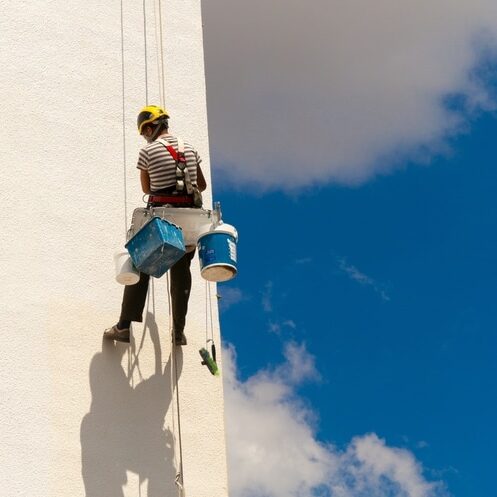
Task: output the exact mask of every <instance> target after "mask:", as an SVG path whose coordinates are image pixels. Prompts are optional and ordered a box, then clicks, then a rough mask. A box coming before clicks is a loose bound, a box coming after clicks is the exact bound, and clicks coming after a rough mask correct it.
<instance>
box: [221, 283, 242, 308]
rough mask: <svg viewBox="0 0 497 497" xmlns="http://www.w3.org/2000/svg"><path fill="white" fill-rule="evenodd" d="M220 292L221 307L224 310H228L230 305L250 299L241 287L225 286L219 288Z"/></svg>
mask: <svg viewBox="0 0 497 497" xmlns="http://www.w3.org/2000/svg"><path fill="white" fill-rule="evenodd" d="M218 292H219V297H220V300H219V307H220V308H221V310H222V311H227V310H228V309H229V308H230V307H232V306H234V305H236V304H239V303H240V302H243V301H244V300H248V297H247V296H245V295H244V294H243V292H242V291H241V290H240V288H236V287H230V286H224V287H221V288H219V289H218Z"/></svg>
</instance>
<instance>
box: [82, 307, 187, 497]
mask: <svg viewBox="0 0 497 497" xmlns="http://www.w3.org/2000/svg"><path fill="white" fill-rule="evenodd" d="M147 332H148V333H149V334H150V337H151V339H152V342H153V344H154V351H155V373H154V374H153V375H152V376H151V377H149V378H147V379H144V380H142V381H141V382H140V383H138V385H136V386H135V387H133V386H132V385H131V382H130V377H131V373H132V371H133V370H134V369H136V368H137V367H139V363H138V355H137V354H135V353H134V352H132V353H131V354H130V356H129V358H128V359H129V360H128V375H126V373H125V371H124V370H123V368H122V367H121V361H122V359H123V355H124V354H125V353H127V351H128V347H126V345H124V344H119V343H118V344H114V343H113V342H110V341H105V340H104V342H103V345H102V352H99V353H98V354H96V355H95V356H94V357H93V359H92V361H91V365H90V388H91V393H92V402H91V408H90V412H89V413H88V414H86V415H85V417H84V418H83V421H82V423H81V455H82V475H83V481H84V484H85V489H86V497H124V492H123V486H124V485H125V484H126V482H127V471H131V472H133V473H135V474H137V475H138V476H139V479H140V483H142V482H145V481H147V489H148V490H147V493H146V495H147V496H148V497H159V496H160V497H163V496H164V495H174V494H175V492H176V491H177V490H176V487H175V483H174V482H175V476H176V469H175V467H174V440H173V434H172V433H171V431H170V430H169V429H166V428H164V417H165V415H166V412H167V411H168V409H169V406H170V405H171V400H172V391H171V385H172V379H173V378H174V372H173V371H172V364H171V357H169V360H168V361H167V363H166V365H165V367H164V369H162V351H161V347H160V340H159V331H158V327H157V324H156V323H155V320H154V317H153V314H151V313H148V314H147V319H146V321H145V328H144V333H147ZM141 342H142V343H143V338H142V340H141ZM131 350H132V351H134V344H132V345H131ZM177 350H178V352H177V353H176V369H177V371H178V373H177V374H178V376H179V375H180V374H181V369H182V364H183V358H182V355H181V349H180V348H178V349H177ZM138 352H139V351H138ZM172 375H173V376H172Z"/></svg>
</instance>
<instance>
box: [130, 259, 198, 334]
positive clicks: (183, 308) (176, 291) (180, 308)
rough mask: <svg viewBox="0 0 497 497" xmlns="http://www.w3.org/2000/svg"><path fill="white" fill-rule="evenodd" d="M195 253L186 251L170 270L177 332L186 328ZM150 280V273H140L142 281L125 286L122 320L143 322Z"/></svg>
mask: <svg viewBox="0 0 497 497" xmlns="http://www.w3.org/2000/svg"><path fill="white" fill-rule="evenodd" d="M194 255H195V250H192V251H191V252H188V253H186V254H185V255H184V256H183V257H182V258H181V259H180V260H179V261H178V262H177V263H176V264H175V265H174V266H173V267H172V268H171V269H170V270H169V274H170V278H171V304H172V314H173V329H174V331H175V333H182V332H183V330H184V328H185V320H186V313H187V311H188V299H189V297H190V290H191V288H192V275H191V273H190V264H191V262H192V259H193V256H194ZM149 280H150V276H149V275H148V274H144V273H140V281H139V282H138V283H137V284H136V285H129V286H126V287H125V288H124V295H123V303H122V307H121V317H120V320H123V321H138V322H139V323H141V322H142V320H143V308H144V307H145V301H146V299H147V291H148V282H149Z"/></svg>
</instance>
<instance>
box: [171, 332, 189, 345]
mask: <svg viewBox="0 0 497 497" xmlns="http://www.w3.org/2000/svg"><path fill="white" fill-rule="evenodd" d="M186 344H187V341H186V336H185V334H184V333H183V332H180V333H176V332H174V345H186Z"/></svg>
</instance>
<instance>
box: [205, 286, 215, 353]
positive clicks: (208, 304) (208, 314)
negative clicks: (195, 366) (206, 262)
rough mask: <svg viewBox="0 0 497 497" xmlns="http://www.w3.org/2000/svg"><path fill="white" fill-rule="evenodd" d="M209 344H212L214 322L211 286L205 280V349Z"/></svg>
mask: <svg viewBox="0 0 497 497" xmlns="http://www.w3.org/2000/svg"><path fill="white" fill-rule="evenodd" d="M209 318H210V319H209ZM209 321H210V326H209ZM209 332H210V333H209ZM209 343H212V344H213V343H214V322H213V320H212V297H211V285H210V283H209V282H208V281H207V280H206V281H205V348H207V347H208V345H209Z"/></svg>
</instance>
